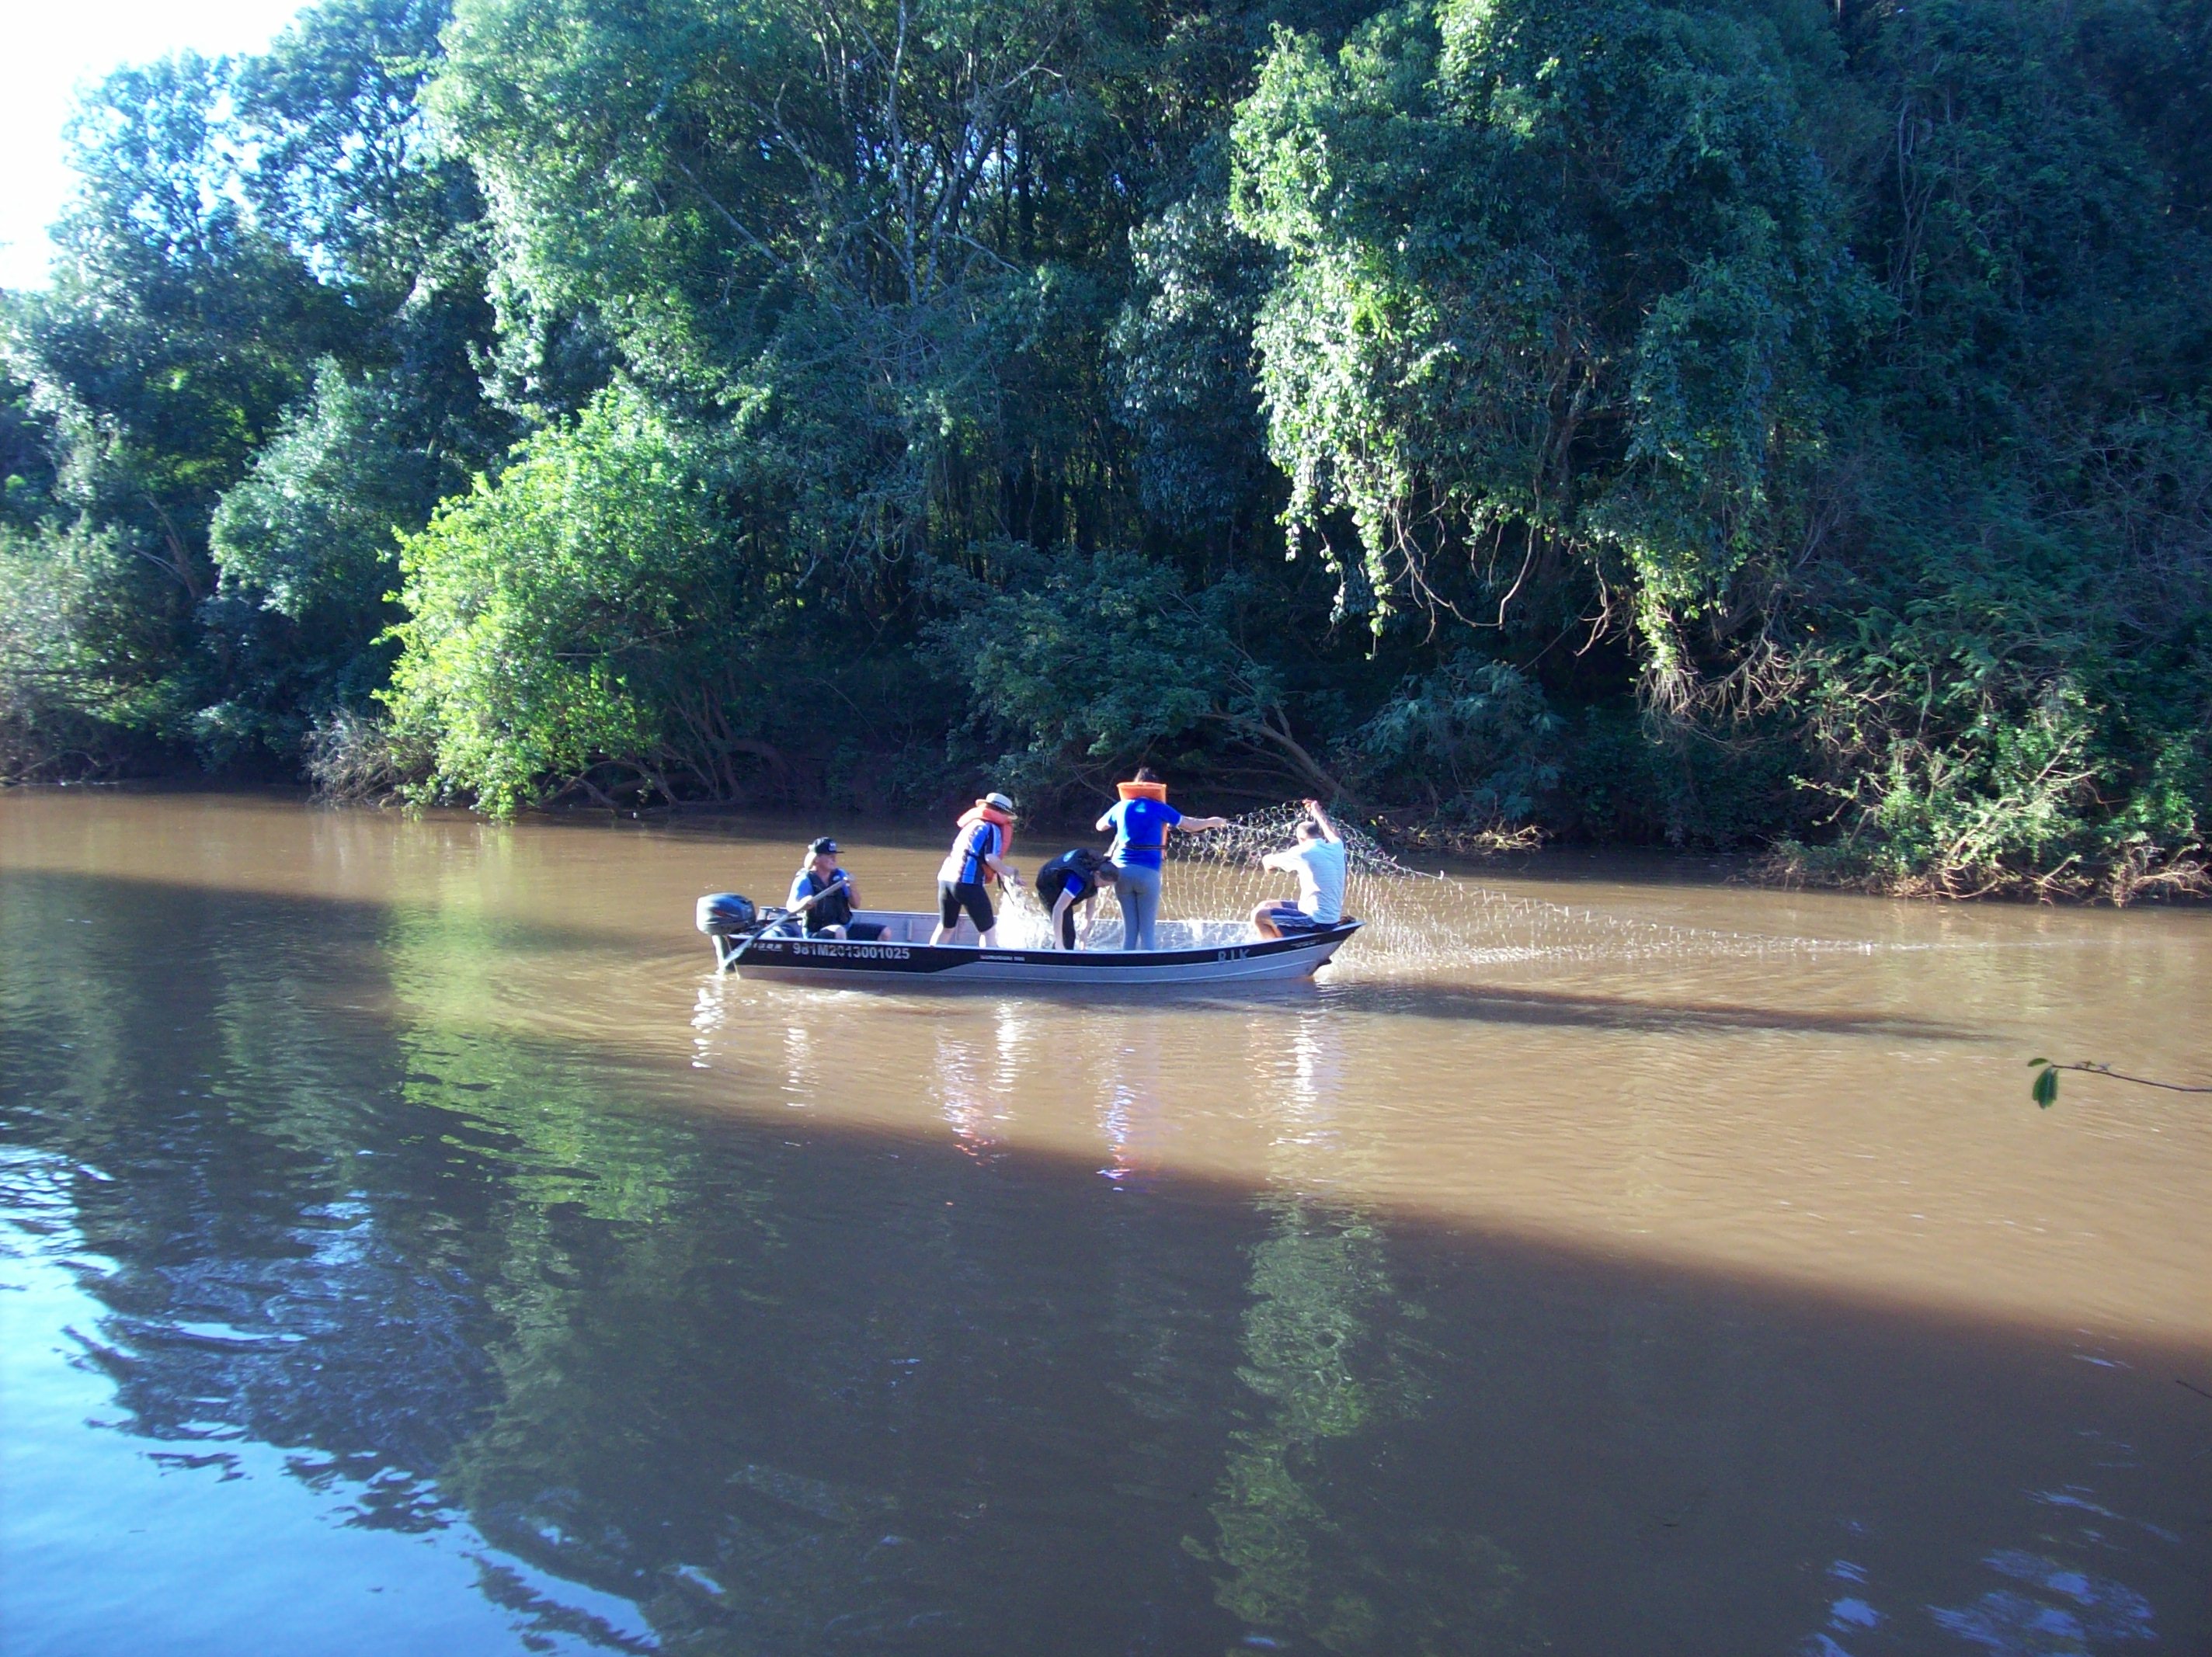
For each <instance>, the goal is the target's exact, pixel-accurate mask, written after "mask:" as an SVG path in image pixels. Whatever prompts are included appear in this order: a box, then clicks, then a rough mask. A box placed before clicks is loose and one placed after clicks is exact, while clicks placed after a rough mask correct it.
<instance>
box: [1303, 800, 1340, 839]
mask: <svg viewBox="0 0 2212 1657" xmlns="http://www.w3.org/2000/svg"><path fill="white" fill-rule="evenodd" d="M1305 806H1306V811H1307V813H1308V815H1309V816H1311V817H1312V818H1313V820H1314V822H1315V823H1316V825H1317V826H1318V827H1319V828H1320V829H1321V832H1322V838H1323V839H1325V840H1327V841H1328V842H1329V843H1330V844H1331V845H1333V846H1341V845H1343V844H1344V836H1343V835H1340V834H1339V833H1338V832H1337V828H1336V825H1335V824H1334V822H1330V821H1329V816H1328V812H1326V811H1324V810H1322V809H1321V802H1320V801H1319V800H1317V799H1310V800H1308V801H1307V802H1306V803H1305Z"/></svg>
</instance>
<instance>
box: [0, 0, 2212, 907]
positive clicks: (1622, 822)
mask: <svg viewBox="0 0 2212 1657" xmlns="http://www.w3.org/2000/svg"><path fill="white" fill-rule="evenodd" d="M2208 62H2212V3H2208V0H2088V3H2081V4H2073V5H2069V6H2065V7H2060V6H2057V5H2051V4H2037V3H2022V0H1929V3H1926V4H1917V5H1913V6H1910V7H1908V6H1905V5H1902V4H1899V3H1895V0H1880V3H1869V0H1836V3H1833V4H1821V3H1813V0H1679V3H1659V0H1546V3H1543V4H1536V3H1533V0H1412V3H1407V4H1403V5H1397V6H1388V7H1380V8H1378V7H1376V5H1374V4H1372V3H1359V0H1243V3H1238V4H1231V5H1228V6H1225V7H1221V8H1218V9H1194V8H1191V7H1188V6H1182V5H1178V4H1174V3H1153V0H1126V3H1125V0H746V3H741V4H736V5H731V4H726V3H720V0H716V3H708V0H649V3H645V4H640V5H628V6H617V5H614V4H612V3H610V0H458V3H456V4H454V5H453V8H452V9H451V10H450V11H449V10H448V9H447V7H446V5H445V4H444V3H443V0H322V3H319V4H317V5H313V6H311V7H309V8H308V9H307V10H305V11H304V12H302V13H301V16H300V18H299V20H298V21H296V22H295V24H294V25H293V26H292V27H290V28H289V30H288V31H287V32H286V33H284V34H283V35H282V36H281V37H279V39H277V40H276V43H275V44H274V45H273V46H272V47H271V49H270V52H268V53H267V54H265V55H264V56H261V57H258V58H244V59H237V60H220V61H209V60H204V59H200V58H192V57H190V56H185V57H180V58H172V59H168V60H165V61H163V62H161V63H158V64H150V65H148V66H145V67H143V68H138V69H132V70H125V71H123V72H120V73H118V74H117V75H115V76H112V77H111V78H110V79H109V80H108V81H106V82H105V83H103V84H101V85H100V86H98V87H97V88H93V89H92V90H91V91H90V92H89V93H88V94H87V95H86V97H85V99H84V101H83V103H82V107H81V109H80V111H79V112H78V115H77V117H76V122H75V124H74V126H73V129H72V133H71V141H72V143H73V144H74V147H75V154H76V162H77V166H78V167H79V169H80V172H81V173H82V190H81V191H80V193H79V196H78V197H77V200H76V203H75V204H74V205H73V207H72V208H71V209H70V213H69V215H68V217H67V218H66V220H65V221H64V224H63V226H62V227H61V229H60V232H59V242H60V247H61V253H60V258H59V260H58V264H57V266H56V270H55V273H54V277H53V281H52V285H51V287H50V288H47V289H46V290H43V291H37V292H26V293H18V294H10V295H9V296H8V297H7V300H6V302H5V314H4V351H5V356H4V374H5V381H4V384H0V450H4V453H0V467H4V470H5V474H6V479H7V494H6V501H5V520H4V527H3V528H0V771H4V772H5V774H8V775H10V776H14V777H46V778H49V779H52V778H64V777H70V776H82V775H89V774H116V773H119V772H123V771H127V770H131V769H144V768H158V767H161V766H165V765H171V766H173V765H176V764H179V763H185V762H190V763H195V764H202V765H207V766H210V767H215V768H222V769H226V770H228V771H231V772H234V773H236V772H246V773H254V774H268V773H270V772H272V771H275V772H281V773H289V774H301V773H307V774H313V775H314V776H316V777H317V778H319V780H322V781H323V782H324V783H325V785H326V786H332V787H334V788H337V789H339V790H341V791H353V792H376V791H386V792H388V791H399V792H404V793H405V794H407V795H409V796H410V797H412V798H451V799H459V800H463V801H467V802H471V803H473V804H479V805H481V806H483V807H484V808H485V809H488V810H494V811H500V812H507V811H512V810H519V809H522V808H525V807H528V806H532V805H534V804H543V803H546V802H550V801H554V800H559V799H562V798H579V799H586V800H593V801H599V802H617V801H618V802H623V803H625V804H641V803H647V802H651V803H659V802H667V801H687V800H709V799H711V800H786V801H801V800H804V801H809V802H818V803H822V804H828V805H833V806H869V805H896V804H915V805H919V804H930V803H934V802H937V801H939V800H942V799H943V798H947V797H949V796H951V795H954V794H957V793H963V792H966V791H967V790H968V789H969V788H970V787H971V786H974V784H975V782H976V781H977V780H979V779H980V778H981V777H982V776H983V775H985V774H989V775H990V776H993V777H994V778H996V779H998V780H1000V781H1001V782H1004V783H1007V784H1011V785H1014V786H1018V787H1019V789H1020V790H1021V791H1022V792H1023V793H1024V796H1025V797H1026V801H1027V803H1028V804H1030V805H1031V806H1032V807H1034V808H1036V809H1043V810H1049V809H1051V808H1052V807H1054V805H1055V804H1073V803H1074V802H1075V801H1076V800H1077V799H1079V798H1083V797H1085V792H1086V791H1096V790H1097V788H1098V786H1100V785H1101V784H1102V783H1103V781H1104V780H1106V779H1108V778H1109V777H1110V776H1111V775H1112V774H1115V772H1117V771H1119V770H1121V768H1124V767H1126V766H1127V765H1129V764H1132V763H1133V762H1135V761H1136V760H1137V759H1138V758H1139V757H1140V756H1141V757H1146V758H1149V759H1150V760H1152V762H1154V763H1155V764H1159V765H1163V766H1165V767H1169V768H1172V770H1173V773H1174V774H1175V775H1176V778H1177V780H1178V781H1179V783H1182V784H1184V785H1186V786H1191V787H1195V788H1199V789H1201V790H1206V791H1211V792H1213V793H1214V794H1215V795H1217V796H1218V797H1219V798H1223V799H1225V800H1227V801H1232V802H1233V801H1234V800H1235V799H1237V798H1281V797H1282V796H1283V795H1285V793H1305V792H1328V793H1330V794H1332V795H1334V796H1338V797H1340V798H1345V799H1346V800H1347V801H1348V802H1350V803H1352V804H1354V805H1356V806H1357V807H1358V809H1360V810H1364V811H1365V812H1367V813H1369V814H1370V815H1372V816H1376V817H1379V818H1382V819H1383V820H1386V821H1388V822H1392V823H1395V824H1399V825H1401V826H1402V827H1404V828H1405V829H1407V830H1408V831H1409V832H1418V833H1419V834H1422V835H1427V836H1430V837H1431V838H1437V837H1441V838H1443V839H1454V838H1456V839H1459V840H1461V841H1466V842H1468V843H1473V842H1474V841H1478V840H1480V838H1482V837H1485V836H1488V837H1491V838H1492V839H1495V838H1497V837H1499V836H1511V835H1516V834H1527V833H1529V832H1532V831H1533V832H1537V833H1541V834H1545V835H1559V836H1565V837H1568V838H1572V839H1577V840H1582V841H1609V842H1629V843H1657V844H1674V845H1694V846H1701V847H1756V848H1760V849H1762V850H1763V851H1764V853H1765V855H1766V856H1767V858H1768V859H1769V864H1770V866H1771V868H1772V869H1773V870H1774V871H1777V872H1778V874H1780V875H1782V876H1784V877H1790V878H1803V879H1817V880H1826V881H1841V882H1849V883H1861V884H1865V885H1868V886H1870V887H1874V888H1878V889H1890V890H1905V891H1926V892H1932V893H1942V894H1949V895H1965V894H1969V893H1977V892H1986V891H2002V890H2033V891H2036V892H2040V893H2044V894H2055V893H2081V894H2088V893H2101V894H2104V895H2109V896H2111V897H2112V898H2115V899H2118V900H2123V901H2124V900H2125V899H2126V898H2128V897H2130V896H2131V895H2136V894H2137V893H2140V892H2142V891H2145V890H2159V889H2172V888H2176V887H2182V886H2187V885H2190V884H2191V883H2194V882H2195V881H2196V880H2197V878H2198V875H2197V868H2198V864H2197V859H2198V858H2199V855H2200V852H2201V842H2202V841H2203V833H2204V824H2205V822H2206V821H2207V814H2208V812H2212V751H2208V744H2209V743H2212V739H2209V738H2208V722H2209V721H2212V306H2208V305H2207V303H2206V300H2205V295H2206V294H2208V293H2212V79H2208V69H2207V64H2208Z"/></svg>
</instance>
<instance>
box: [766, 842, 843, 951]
mask: <svg viewBox="0 0 2212 1657" xmlns="http://www.w3.org/2000/svg"><path fill="white" fill-rule="evenodd" d="M784 907H786V908H787V909H789V910H791V911H792V912H793V913H795V914H798V915H800V916H802V917H803V918H804V919H805V923H806V935H807V936H808V937H809V938H843V937H845V936H847V928H848V927H850V926H852V924H853V911H854V910H855V909H857V908H859V907H860V889H859V888H858V887H856V886H854V884H853V877H851V876H850V875H848V874H847V873H846V872H845V871H843V870H842V869H841V868H839V867H838V866H837V842H836V841H834V840H832V839H830V838H829V835H823V837H822V838H821V839H819V840H817V841H814V842H813V843H812V844H811V845H810V846H809V847H807V848H806V861H805V862H804V863H802V864H800V865H799V872H798V873H797V874H795V875H793V877H791V895H790V897H789V898H787V900H785V902H784Z"/></svg>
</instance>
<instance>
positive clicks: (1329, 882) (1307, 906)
mask: <svg viewBox="0 0 2212 1657" xmlns="http://www.w3.org/2000/svg"><path fill="white" fill-rule="evenodd" d="M1267 866H1268V867H1269V868H1271V869H1280V870H1282V871H1284V872H1285V874H1293V875H1296V876H1297V877H1298V907H1300V908H1301V909H1304V911H1305V912H1306V913H1308V914H1310V915H1311V916H1312V917H1313V918H1314V919H1315V920H1318V921H1320V922H1321V923H1322V925H1323V926H1334V925H1335V924H1336V923H1337V922H1338V921H1340V920H1343V919H1344V847H1343V844H1342V843H1341V842H1340V841H1333V840H1302V841H1299V842H1298V843H1297V845H1296V846H1293V847H1291V849H1290V850H1289V851H1287V852H1278V853H1275V854H1274V855H1273V857H1270V858H1269V859H1267Z"/></svg>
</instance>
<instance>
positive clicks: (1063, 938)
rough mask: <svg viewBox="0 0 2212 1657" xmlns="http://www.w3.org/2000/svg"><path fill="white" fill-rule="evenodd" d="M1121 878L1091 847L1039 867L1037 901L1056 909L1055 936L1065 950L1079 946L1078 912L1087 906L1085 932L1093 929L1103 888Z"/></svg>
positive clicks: (1084, 921)
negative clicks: (1077, 933) (1077, 942)
mask: <svg viewBox="0 0 2212 1657" xmlns="http://www.w3.org/2000/svg"><path fill="white" fill-rule="evenodd" d="M1119 877H1120V871H1118V870H1116V869H1115V867H1114V865H1112V864H1110V863H1109V862H1107V861H1106V859H1104V858H1103V857H1101V856H1099V855H1098V853H1096V852H1094V851H1092V850H1091V848H1090V847H1087V846H1081V847H1077V848H1076V849H1075V850H1074V851H1072V852H1062V853H1060V855H1059V856H1058V857H1056V858H1054V859H1052V861H1051V862H1049V863H1047V864H1045V865H1043V866H1042V867H1041V868H1039V869H1038V871H1037V874H1036V895H1037V901H1039V902H1041V903H1048V904H1050V905H1051V906H1052V936H1053V937H1054V938H1056V939H1058V940H1059V944H1060V948H1061V949H1063V950H1072V949H1073V948H1074V947H1075V909H1076V906H1077V905H1078V904H1080V905H1082V907H1083V926H1084V932H1085V936H1086V937H1087V936H1088V935H1089V932H1090V928H1091V909H1092V907H1094V906H1095V905H1096V904H1097V901H1098V893H1099V890H1100V889H1101V888H1103V887H1108V886H1111V885H1113V884H1114V883H1115V881H1116V880H1117V879H1118V878H1119Z"/></svg>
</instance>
